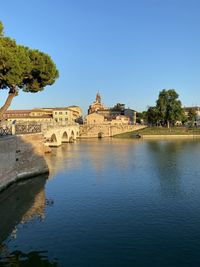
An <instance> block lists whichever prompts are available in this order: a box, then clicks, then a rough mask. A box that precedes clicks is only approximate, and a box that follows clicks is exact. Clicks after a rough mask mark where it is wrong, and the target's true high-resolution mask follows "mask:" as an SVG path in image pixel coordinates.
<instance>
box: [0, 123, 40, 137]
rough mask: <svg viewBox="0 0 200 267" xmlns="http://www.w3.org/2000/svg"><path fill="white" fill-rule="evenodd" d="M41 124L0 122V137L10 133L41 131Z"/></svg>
mask: <svg viewBox="0 0 200 267" xmlns="http://www.w3.org/2000/svg"><path fill="white" fill-rule="evenodd" d="M41 132H42V125H41V124H33V123H32V124H28V123H24V124H21V123H20V124H0V137H2V136H8V135H20V134H33V133H41Z"/></svg>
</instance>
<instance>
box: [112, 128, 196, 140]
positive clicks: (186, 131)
mask: <svg viewBox="0 0 200 267" xmlns="http://www.w3.org/2000/svg"><path fill="white" fill-rule="evenodd" d="M136 134H139V135H200V128H187V127H172V128H170V129H168V128H164V127H147V128H145V129H141V130H138V131H134V132H129V133H123V134H118V135H115V136H114V137H116V138H133V137H134V135H136Z"/></svg>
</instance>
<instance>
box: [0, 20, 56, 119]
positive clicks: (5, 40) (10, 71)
mask: <svg viewBox="0 0 200 267" xmlns="http://www.w3.org/2000/svg"><path fill="white" fill-rule="evenodd" d="M58 76H59V73H58V70H57V68H56V65H55V63H54V62H53V61H52V59H51V57H50V56H49V55H47V54H45V53H43V52H40V51H38V50H34V49H30V48H28V47H25V46H22V45H18V44H17V43H16V42H15V40H13V39H11V38H9V37H5V36H4V34H3V24H2V23H1V22H0V89H2V90H3V89H5V90H8V97H7V99H6V101H5V103H4V105H3V106H2V107H1V108H0V120H1V119H2V117H3V114H4V113H5V111H6V110H7V109H8V108H9V106H10V104H11V102H12V100H13V98H14V97H15V96H16V95H18V92H19V90H20V89H22V90H23V91H24V92H31V93H36V92H38V91H42V90H43V89H44V87H45V86H47V85H52V84H53V83H54V82H55V80H56V79H57V78H58Z"/></svg>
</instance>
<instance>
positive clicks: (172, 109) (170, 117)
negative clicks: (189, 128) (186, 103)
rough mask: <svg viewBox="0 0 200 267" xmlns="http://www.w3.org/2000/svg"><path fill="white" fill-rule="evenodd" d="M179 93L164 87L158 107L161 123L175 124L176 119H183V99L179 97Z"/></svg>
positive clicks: (159, 97) (157, 103) (168, 125)
mask: <svg viewBox="0 0 200 267" xmlns="http://www.w3.org/2000/svg"><path fill="white" fill-rule="evenodd" d="M178 97H179V95H178V94H177V92H176V91H175V90H174V89H169V90H165V89H163V90H162V91H161V92H160V93H159V96H158V100H157V102H156V108H157V110H158V114H159V118H160V121H161V124H163V125H167V127H168V128H169V127H170V125H173V124H174V123H175V122H176V121H179V120H180V121H181V120H182V117H183V109H182V107H181V101H180V100H179V99H178Z"/></svg>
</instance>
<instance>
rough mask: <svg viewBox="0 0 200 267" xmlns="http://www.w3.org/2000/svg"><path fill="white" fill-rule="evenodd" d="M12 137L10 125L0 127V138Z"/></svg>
mask: <svg viewBox="0 0 200 267" xmlns="http://www.w3.org/2000/svg"><path fill="white" fill-rule="evenodd" d="M6 135H12V126H11V125H0V137H2V136H6Z"/></svg>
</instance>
